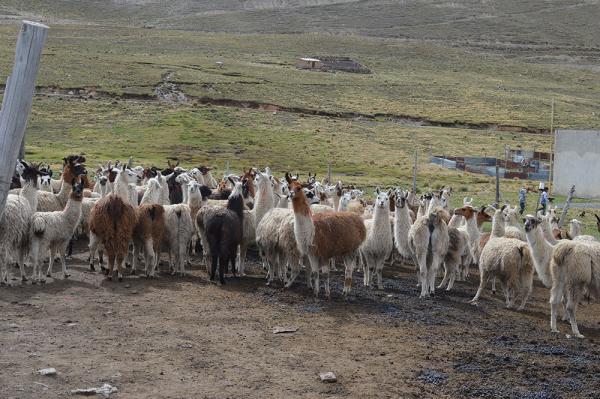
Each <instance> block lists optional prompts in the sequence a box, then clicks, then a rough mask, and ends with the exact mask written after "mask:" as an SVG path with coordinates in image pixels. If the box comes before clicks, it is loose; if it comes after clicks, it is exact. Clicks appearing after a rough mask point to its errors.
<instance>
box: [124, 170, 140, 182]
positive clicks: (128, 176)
mask: <svg viewBox="0 0 600 399" xmlns="http://www.w3.org/2000/svg"><path fill="white" fill-rule="evenodd" d="M121 177H124V178H125V182H127V183H128V184H134V183H140V182H141V181H142V178H141V177H139V176H138V174H137V173H136V172H135V171H134V170H131V169H128V168H125V167H124V168H123V170H122V171H121Z"/></svg>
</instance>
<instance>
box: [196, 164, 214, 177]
mask: <svg viewBox="0 0 600 399" xmlns="http://www.w3.org/2000/svg"><path fill="white" fill-rule="evenodd" d="M197 169H198V170H199V171H200V173H202V175H203V176H206V175H207V174H208V172H210V171H211V170H212V169H213V168H209V167H208V166H200V167H199V168H197Z"/></svg>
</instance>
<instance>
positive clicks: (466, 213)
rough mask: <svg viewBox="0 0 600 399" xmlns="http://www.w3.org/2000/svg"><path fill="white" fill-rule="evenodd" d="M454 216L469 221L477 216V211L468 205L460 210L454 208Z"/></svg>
mask: <svg viewBox="0 0 600 399" xmlns="http://www.w3.org/2000/svg"><path fill="white" fill-rule="evenodd" d="M454 214H455V215H459V216H463V217H464V218H465V219H467V220H469V219H471V218H472V217H473V216H475V215H476V214H477V211H476V210H475V208H473V207H472V206H471V205H470V204H468V205H463V206H462V208H456V209H455V210H454Z"/></svg>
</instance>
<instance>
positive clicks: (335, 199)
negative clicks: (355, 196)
mask: <svg viewBox="0 0 600 399" xmlns="http://www.w3.org/2000/svg"><path fill="white" fill-rule="evenodd" d="M333 209H340V197H338V196H337V193H336V194H333Z"/></svg>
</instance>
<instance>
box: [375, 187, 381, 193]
mask: <svg viewBox="0 0 600 399" xmlns="http://www.w3.org/2000/svg"><path fill="white" fill-rule="evenodd" d="M380 192H381V190H380V189H379V186H377V187H375V194H377V195H379V193H380Z"/></svg>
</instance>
